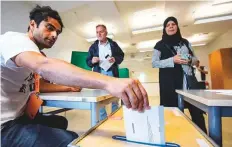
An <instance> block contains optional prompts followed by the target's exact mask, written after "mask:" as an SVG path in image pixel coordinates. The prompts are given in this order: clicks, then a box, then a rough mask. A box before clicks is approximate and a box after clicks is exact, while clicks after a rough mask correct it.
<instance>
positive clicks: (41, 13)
mask: <svg viewBox="0 0 232 147" xmlns="http://www.w3.org/2000/svg"><path fill="white" fill-rule="evenodd" d="M62 28H63V23H62V20H61V18H60V16H59V14H58V13H57V11H55V10H52V9H51V8H50V7H48V6H44V7H40V6H36V8H34V9H33V10H32V11H31V12H30V23H29V28H28V33H27V34H22V33H16V32H7V33H5V34H4V35H1V37H0V57H1V146H2V147H8V146H25V147H32V146H33V147H46V146H51V147H63V146H67V145H68V144H69V143H70V142H71V141H72V140H73V139H75V138H76V137H78V135H77V134H76V133H74V132H71V131H67V130H65V128H59V127H57V126H56V124H57V123H59V122H61V121H65V119H62V118H58V120H59V121H57V120H55V119H54V120H53V119H52V117H54V116H51V117H39V118H37V117H35V119H29V118H28V117H27V116H26V115H25V114H24V110H25V107H26V105H27V100H28V97H29V94H30V93H31V91H32V90H33V89H32V88H31V87H32V86H31V85H32V82H33V73H38V74H39V75H40V76H41V77H43V78H44V79H45V80H49V81H51V82H54V83H57V84H61V85H68V86H80V87H83V88H96V89H104V90H107V91H108V92H109V93H111V94H112V95H114V96H116V97H119V98H121V99H122V101H123V102H124V104H125V105H126V106H127V107H128V108H132V109H135V110H138V111H143V110H144V109H149V102H148V97H147V93H146V90H145V89H144V88H143V86H142V85H141V83H140V82H139V81H138V80H136V79H117V78H113V77H108V76H104V75H101V74H99V73H95V72H90V71H86V70H83V69H81V68H78V67H76V66H74V65H71V64H69V63H67V62H65V61H62V60H59V59H52V58H47V57H44V56H43V55H41V53H40V50H42V49H44V48H51V47H52V46H53V44H54V43H55V42H56V40H57V37H58V35H59V34H60V33H61V32H62ZM46 119H49V121H47V120H46ZM51 121H53V123H52V124H50V123H49V124H47V122H51Z"/></svg>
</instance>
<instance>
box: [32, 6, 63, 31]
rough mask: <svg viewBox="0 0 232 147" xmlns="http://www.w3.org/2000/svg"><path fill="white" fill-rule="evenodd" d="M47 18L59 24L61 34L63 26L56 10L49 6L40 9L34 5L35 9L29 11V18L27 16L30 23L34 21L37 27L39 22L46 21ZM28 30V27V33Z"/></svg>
mask: <svg viewBox="0 0 232 147" xmlns="http://www.w3.org/2000/svg"><path fill="white" fill-rule="evenodd" d="M48 17H52V18H54V19H56V20H57V21H58V22H59V24H60V25H61V32H62V28H63V27H64V25H63V22H62V20H61V17H60V15H59V13H58V12H57V11H56V10H53V9H52V8H51V7H50V6H42V7H41V6H39V5H36V7H35V8H34V9H32V10H31V12H30V16H29V18H30V21H31V20H34V21H35V22H36V24H37V27H38V26H39V24H40V23H41V21H43V20H47V19H48ZM29 30H30V26H28V31H29Z"/></svg>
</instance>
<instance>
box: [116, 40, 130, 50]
mask: <svg viewBox="0 0 232 147" xmlns="http://www.w3.org/2000/svg"><path fill="white" fill-rule="evenodd" d="M115 42H116V43H117V44H118V46H119V47H120V48H121V49H125V48H128V47H129V46H130V45H129V44H128V43H122V42H120V41H118V40H115Z"/></svg>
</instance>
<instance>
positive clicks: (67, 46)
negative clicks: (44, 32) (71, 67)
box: [44, 28, 90, 62]
mask: <svg viewBox="0 0 232 147" xmlns="http://www.w3.org/2000/svg"><path fill="white" fill-rule="evenodd" d="M89 47H90V44H89V43H88V42H87V41H86V40H84V39H83V38H81V37H79V36H77V35H76V34H75V33H73V32H72V31H71V30H69V29H67V28H64V29H63V32H62V33H61V34H60V36H59V38H58V40H57V41H56V43H55V45H54V46H53V47H52V48H50V49H45V50H44V52H45V53H46V55H47V56H48V57H53V58H59V59H62V60H65V61H67V62H70V61H71V54H72V51H86V50H88V48H89Z"/></svg>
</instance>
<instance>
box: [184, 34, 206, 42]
mask: <svg viewBox="0 0 232 147" xmlns="http://www.w3.org/2000/svg"><path fill="white" fill-rule="evenodd" d="M208 39H209V35H208V34H194V35H193V36H191V37H188V38H187V40H188V41H189V42H190V43H195V42H201V41H206V40H208Z"/></svg>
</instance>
